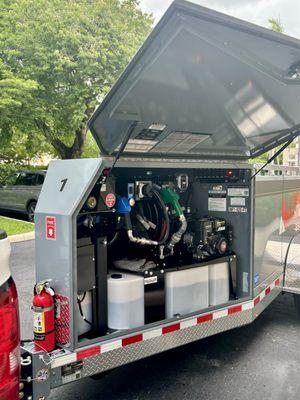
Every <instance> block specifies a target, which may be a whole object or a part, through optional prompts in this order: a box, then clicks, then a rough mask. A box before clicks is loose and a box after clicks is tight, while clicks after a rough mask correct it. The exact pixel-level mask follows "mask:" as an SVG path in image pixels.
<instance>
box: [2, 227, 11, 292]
mask: <svg viewBox="0 0 300 400" xmlns="http://www.w3.org/2000/svg"><path fill="white" fill-rule="evenodd" d="M10 252H11V248H10V243H9V240H8V237H7V234H6V232H4V231H2V230H0V286H1V285H3V283H5V282H6V281H7V280H8V278H9V277H10V275H11V273H10V267H9V259H10Z"/></svg>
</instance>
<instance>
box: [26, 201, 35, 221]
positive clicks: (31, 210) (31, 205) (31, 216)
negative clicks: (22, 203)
mask: <svg viewBox="0 0 300 400" xmlns="http://www.w3.org/2000/svg"><path fill="white" fill-rule="evenodd" d="M35 207H36V201H35V200H32V201H31V202H30V203H29V204H28V206H27V217H28V221H29V222H34V211H35Z"/></svg>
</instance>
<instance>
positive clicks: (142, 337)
mask: <svg viewBox="0 0 300 400" xmlns="http://www.w3.org/2000/svg"><path fill="white" fill-rule="evenodd" d="M281 282H282V276H281V277H279V278H278V279H276V280H275V281H274V282H272V283H271V285H270V286H268V287H267V288H266V289H264V290H263V291H262V292H261V293H260V294H259V295H258V296H256V297H255V298H254V299H253V300H250V301H246V302H244V303H241V304H236V305H234V306H230V307H228V308H224V309H222V310H219V311H214V312H211V313H206V314H201V315H199V316H197V317H192V318H190V319H186V320H184V321H180V322H175V323H172V324H169V325H166V326H163V327H161V328H155V329H152V330H148V331H146V332H143V333H138V334H134V335H131V336H128V337H126V338H123V339H117V340H115V341H113V342H109V343H103V344H101V345H95V346H91V347H88V348H85V349H82V350H78V351H77V352H74V353H69V354H65V355H62V356H57V357H56V358H53V359H52V363H51V367H52V368H57V367H61V366H63V365H67V364H70V363H72V362H75V361H79V360H83V359H86V358H89V357H94V356H97V355H99V354H103V353H107V352H109V351H113V350H116V349H119V348H121V347H126V346H130V345H132V344H135V343H139V342H143V341H146V340H148V339H153V338H155V337H159V336H163V335H168V334H169V333H172V332H176V331H179V330H183V329H186V328H191V327H192V326H196V325H200V324H204V323H208V322H210V321H213V320H216V319H219V318H225V317H228V316H231V315H233V314H236V313H241V312H243V311H247V310H252V309H254V308H255V307H256V306H257V305H258V304H259V303H260V302H261V301H262V300H263V299H264V298H265V297H266V296H268V295H269V294H270V293H271V292H272V290H273V289H274V288H275V287H276V286H279V285H280V283H281Z"/></svg>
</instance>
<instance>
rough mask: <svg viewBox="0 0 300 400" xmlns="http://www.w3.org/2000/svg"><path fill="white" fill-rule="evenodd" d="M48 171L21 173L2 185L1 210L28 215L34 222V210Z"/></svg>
mask: <svg viewBox="0 0 300 400" xmlns="http://www.w3.org/2000/svg"><path fill="white" fill-rule="evenodd" d="M45 176H46V171H44V170H41V171H20V172H16V173H14V174H12V175H10V176H9V177H8V178H7V179H6V181H5V183H4V184H2V185H0V209H3V210H9V211H17V212H23V213H26V214H27V216H28V220H29V221H30V222H33V220H34V210H35V207H36V203H37V200H38V197H39V194H40V191H41V189H42V185H43V183H44V179H45Z"/></svg>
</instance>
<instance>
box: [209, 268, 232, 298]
mask: <svg viewBox="0 0 300 400" xmlns="http://www.w3.org/2000/svg"><path fill="white" fill-rule="evenodd" d="M228 301H229V264H228V262H223V263H219V264H212V265H210V266H209V304H210V305H211V306H217V305H219V304H224V303H227V302H228Z"/></svg>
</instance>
